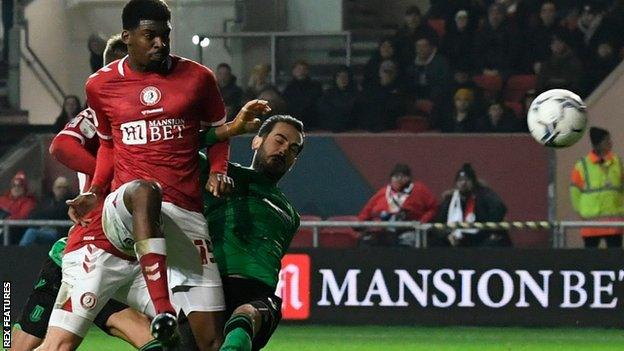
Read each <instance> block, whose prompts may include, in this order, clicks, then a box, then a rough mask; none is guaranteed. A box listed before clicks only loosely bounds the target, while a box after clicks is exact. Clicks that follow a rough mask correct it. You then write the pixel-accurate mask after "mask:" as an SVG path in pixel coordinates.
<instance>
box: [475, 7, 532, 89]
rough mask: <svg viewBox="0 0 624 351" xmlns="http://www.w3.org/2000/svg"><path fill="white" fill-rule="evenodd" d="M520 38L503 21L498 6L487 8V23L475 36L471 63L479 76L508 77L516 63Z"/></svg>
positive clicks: (503, 13) (502, 15)
mask: <svg viewBox="0 0 624 351" xmlns="http://www.w3.org/2000/svg"><path fill="white" fill-rule="evenodd" d="M519 40H521V38H520V37H519V36H518V35H517V32H516V31H515V30H514V28H513V27H512V26H511V25H510V24H509V23H508V22H507V21H506V20H505V9H504V8H503V6H502V5H500V4H492V5H490V7H489V8H488V15H487V23H486V24H485V25H484V26H483V28H481V29H480V30H479V31H478V32H477V35H476V40H475V47H474V53H473V55H474V57H473V61H474V63H475V66H476V71H477V72H479V74H488V75H500V76H503V77H506V76H508V75H509V74H510V73H511V72H513V71H514V70H515V68H516V65H517V61H518V41H519Z"/></svg>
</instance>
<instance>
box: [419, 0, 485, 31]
mask: <svg viewBox="0 0 624 351" xmlns="http://www.w3.org/2000/svg"><path fill="white" fill-rule="evenodd" d="M429 3H430V6H429V11H427V17H428V18H440V19H443V20H445V21H446V25H447V29H448V27H450V26H452V25H453V24H452V22H453V21H454V19H455V16H456V15H457V12H458V11H461V10H464V11H467V12H468V13H469V14H470V16H471V17H472V19H473V21H471V22H470V26H472V27H473V28H472V29H473V30H474V29H476V28H477V27H478V26H479V18H481V17H483V15H484V14H485V10H484V9H485V4H484V0H429Z"/></svg>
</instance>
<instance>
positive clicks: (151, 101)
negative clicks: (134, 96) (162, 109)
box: [140, 86, 162, 106]
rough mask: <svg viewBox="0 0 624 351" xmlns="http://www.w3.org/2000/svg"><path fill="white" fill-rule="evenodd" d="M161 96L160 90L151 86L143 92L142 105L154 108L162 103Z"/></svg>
mask: <svg viewBox="0 0 624 351" xmlns="http://www.w3.org/2000/svg"><path fill="white" fill-rule="evenodd" d="M161 96H162V95H161V94H160V90H158V88H156V87H152V86H149V87H147V88H145V89H143V90H142V91H141V96H140V98H141V103H142V104H143V105H145V106H154V105H156V104H157V103H158V102H159V101H160V98H161Z"/></svg>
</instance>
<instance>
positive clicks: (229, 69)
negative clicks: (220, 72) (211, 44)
mask: <svg viewBox="0 0 624 351" xmlns="http://www.w3.org/2000/svg"><path fill="white" fill-rule="evenodd" d="M222 67H223V68H227V69H228V71H230V72H232V67H230V65H228V64H227V63H225V62H221V63H220V64H218V65H217V69H219V68H222Z"/></svg>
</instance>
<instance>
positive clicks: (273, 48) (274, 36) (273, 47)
mask: <svg viewBox="0 0 624 351" xmlns="http://www.w3.org/2000/svg"><path fill="white" fill-rule="evenodd" d="M197 35H198V36H199V37H200V38H207V39H210V40H213V39H235V38H268V39H269V41H270V60H271V83H272V84H276V80H277V79H276V74H277V71H278V70H277V40H278V39H280V38H314V37H316V38H335V37H343V38H344V40H345V65H346V66H350V65H351V32H349V31H342V32H237V33H228V32H223V33H203V34H197ZM196 46H197V55H198V60H199V61H200V62H201V61H202V59H203V48H202V47H201V45H197V44H196Z"/></svg>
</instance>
